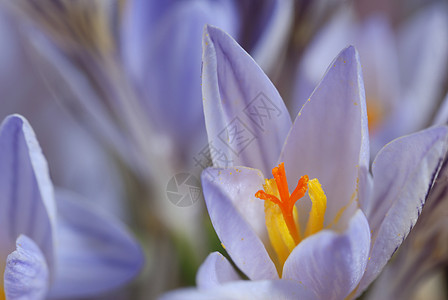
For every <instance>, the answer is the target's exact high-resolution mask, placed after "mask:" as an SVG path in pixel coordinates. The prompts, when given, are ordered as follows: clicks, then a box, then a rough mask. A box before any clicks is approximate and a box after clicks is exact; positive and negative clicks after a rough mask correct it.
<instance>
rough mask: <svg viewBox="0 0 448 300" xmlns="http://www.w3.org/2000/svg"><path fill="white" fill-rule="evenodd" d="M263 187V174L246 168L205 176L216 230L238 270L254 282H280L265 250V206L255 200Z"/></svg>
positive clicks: (209, 171) (207, 172)
mask: <svg viewBox="0 0 448 300" xmlns="http://www.w3.org/2000/svg"><path fill="white" fill-rule="evenodd" d="M263 183H264V180H263V175H262V174H261V172H260V171H258V170H254V169H249V168H243V167H236V168H228V169H220V168H208V169H206V170H205V171H204V172H203V173H202V187H203V190H204V198H205V203H206V204H207V209H208V213H209V215H210V219H211V221H212V224H213V227H214V228H215V231H216V233H217V235H218V237H219V239H220V240H221V242H222V244H223V246H224V247H225V249H226V251H227V252H228V253H229V255H230V257H231V258H232V260H233V261H234V263H235V264H236V266H237V267H238V268H239V269H240V270H241V271H243V272H244V273H245V274H246V275H247V276H248V277H249V278H250V279H252V280H261V279H274V278H278V274H277V271H276V269H275V266H274V263H273V262H272V260H271V258H270V257H269V254H268V251H267V250H266V248H265V245H267V244H268V242H267V233H266V226H265V223H264V202H263V201H262V200H259V199H257V198H255V193H256V192H257V191H258V190H260V189H262V188H263V186H262V184H263ZM263 240H264V241H265V242H266V244H265V245H264V244H263Z"/></svg>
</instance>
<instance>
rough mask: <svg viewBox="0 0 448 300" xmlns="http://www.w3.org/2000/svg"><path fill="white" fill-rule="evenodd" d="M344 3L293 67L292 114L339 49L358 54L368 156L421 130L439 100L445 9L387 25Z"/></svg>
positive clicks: (445, 57)
mask: <svg viewBox="0 0 448 300" xmlns="http://www.w3.org/2000/svg"><path fill="white" fill-rule="evenodd" d="M350 8H352V7H347V5H344V6H343V7H341V9H340V10H339V11H337V13H336V14H335V15H334V16H333V18H332V19H331V20H330V21H329V22H328V24H327V25H326V26H324V27H323V28H322V29H321V31H320V32H319V33H318V34H316V36H315V37H314V38H313V40H312V41H311V43H310V45H309V46H308V47H307V49H305V52H304V54H303V57H302V60H301V63H300V64H299V66H298V69H297V75H296V76H297V79H296V85H295V98H294V101H295V102H294V103H293V104H292V106H293V110H294V113H296V112H297V111H298V110H299V109H300V107H301V106H302V105H303V103H304V102H305V101H306V99H307V97H308V96H309V94H310V93H311V92H312V90H313V89H314V87H315V86H316V84H317V83H318V82H319V80H320V78H321V76H322V74H323V73H324V71H325V69H326V67H327V65H326V62H327V61H329V60H331V59H332V58H333V57H334V56H335V55H336V54H337V53H338V52H339V50H340V49H341V48H343V47H345V46H346V45H348V44H353V45H355V47H356V48H357V49H358V50H359V53H360V57H361V63H362V66H363V73H364V81H365V88H366V101H367V108H368V109H367V112H368V117H369V130H370V142H371V150H372V158H373V157H374V156H373V155H375V154H376V153H377V152H378V151H379V150H380V149H381V148H382V147H383V146H384V145H385V144H386V143H388V142H389V141H391V140H393V139H394V138H397V137H399V136H401V135H404V134H409V133H411V132H415V131H417V130H421V129H423V128H425V127H426V126H428V125H429V124H430V123H431V117H432V116H433V114H434V111H435V109H436V107H437V105H438V103H439V102H440V100H441V99H442V97H443V92H444V91H443V86H444V82H445V80H446V78H447V75H448V74H447V72H446V65H447V63H448V40H447V39H446V36H447V35H448V7H447V5H443V4H441V3H438V4H435V5H428V6H426V7H424V8H423V9H420V10H418V11H417V13H415V14H413V15H411V16H410V17H409V18H407V19H406V20H405V22H401V23H400V24H398V26H397V28H393V27H392V24H391V23H392V20H389V19H388V18H387V17H386V16H385V15H382V14H379V13H376V14H373V13H372V14H371V15H369V16H368V17H366V18H365V19H360V18H359V16H357V15H356V13H355V11H354V10H352V9H350Z"/></svg>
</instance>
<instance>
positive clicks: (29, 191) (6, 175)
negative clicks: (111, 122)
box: [0, 115, 143, 300]
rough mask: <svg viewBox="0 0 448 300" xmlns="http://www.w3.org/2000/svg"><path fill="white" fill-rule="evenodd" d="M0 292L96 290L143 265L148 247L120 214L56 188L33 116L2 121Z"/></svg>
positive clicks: (48, 294)
mask: <svg viewBox="0 0 448 300" xmlns="http://www.w3.org/2000/svg"><path fill="white" fill-rule="evenodd" d="M0 191H1V192H0V194H1V196H0V224H1V226H0V245H1V246H0V268H1V269H0V270H1V272H2V274H4V276H2V280H1V285H0V299H8V300H14V299H36V300H37V299H47V298H57V299H61V298H79V297H92V296H95V295H99V294H102V293H105V292H107V291H109V290H112V289H115V288H117V287H119V286H121V285H123V284H125V283H127V282H128V281H130V280H131V279H133V278H134V277H135V276H136V275H137V274H138V272H139V271H140V269H141V267H142V264H143V253H142V250H141V249H140V246H139V245H138V244H137V242H136V241H135V239H134V238H133V237H132V235H130V233H129V232H128V231H127V230H126V229H125V227H124V226H123V225H122V224H121V223H120V222H119V221H118V220H116V219H114V218H113V217H111V216H109V215H108V214H106V213H104V212H103V211H102V210H101V209H99V208H98V207H96V206H95V205H93V204H92V203H89V202H86V201H85V200H83V199H82V198H80V197H78V196H77V195H76V194H73V193H71V192H69V191H65V190H60V189H56V190H55V189H54V187H53V185H52V182H51V180H50V177H49V172H48V166H47V162H46V160H45V157H44V156H43V154H42V151H41V149H40V147H39V144H38V142H37V140H36V137H35V135H34V132H33V130H32V128H31V127H30V125H29V124H28V122H27V121H26V120H25V119H24V118H23V117H21V116H19V115H11V116H9V117H7V118H6V119H5V120H4V122H3V123H2V125H1V127H0Z"/></svg>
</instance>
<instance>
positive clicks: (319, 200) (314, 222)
mask: <svg viewBox="0 0 448 300" xmlns="http://www.w3.org/2000/svg"><path fill="white" fill-rule="evenodd" d="M308 195H309V196H310V199H311V203H312V207H311V211H310V216H309V218H308V223H307V225H306V229H305V237H308V236H310V235H312V234H315V233H316V232H318V231H320V230H322V228H324V217H325V210H326V209H327V196H325V193H324V191H323V190H322V186H321V185H320V182H319V180H317V178H314V179H312V180H310V181H308Z"/></svg>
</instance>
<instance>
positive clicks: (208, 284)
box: [196, 252, 241, 289]
mask: <svg viewBox="0 0 448 300" xmlns="http://www.w3.org/2000/svg"><path fill="white" fill-rule="evenodd" d="M236 280H241V277H240V275H238V273H237V272H236V271H235V268H234V267H233V266H232V265H231V264H230V262H229V261H228V260H227V258H225V257H224V256H223V255H222V254H221V253H219V252H213V253H210V254H209V255H208V256H207V258H206V259H205V261H204V262H203V263H202V265H201V266H200V267H199V270H198V273H197V274H196V285H197V286H198V288H200V289H208V288H213V287H215V286H218V285H221V284H223V283H226V282H229V281H236Z"/></svg>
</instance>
